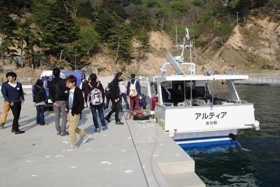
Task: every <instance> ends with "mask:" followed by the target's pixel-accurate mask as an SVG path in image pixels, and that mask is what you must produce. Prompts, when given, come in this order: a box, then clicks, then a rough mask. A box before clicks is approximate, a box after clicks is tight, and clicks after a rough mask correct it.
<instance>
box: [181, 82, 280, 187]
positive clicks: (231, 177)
mask: <svg viewBox="0 0 280 187" xmlns="http://www.w3.org/2000/svg"><path fill="white" fill-rule="evenodd" d="M219 90H220V89H219ZM237 91H238V93H239V96H240V98H241V99H245V100H247V101H248V102H253V103H254V104H255V110H256V111H255V114H256V119H257V120H259V122H260V124H261V130H260V131H254V130H249V129H248V130H242V131H239V134H238V144H239V145H236V146H234V147H213V148H208V149H204V150H185V151H186V152H188V153H189V154H190V155H191V156H192V158H193V159H194V160H195V162H196V164H195V167H196V173H197V175H198V176H199V177H200V178H201V179H202V180H203V182H204V183H205V184H206V186H215V187H216V186H246V187H247V186H248V187H251V186H259V187H274V186H275V187H279V186H280V86H279V85H278V86H268V85H266V86H259V85H238V86H237ZM217 94H218V93H217Z"/></svg>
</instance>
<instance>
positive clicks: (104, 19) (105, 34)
mask: <svg viewBox="0 0 280 187" xmlns="http://www.w3.org/2000/svg"><path fill="white" fill-rule="evenodd" d="M118 22H119V21H118V16H117V15H116V14H115V13H113V14H110V13H109V12H107V11H102V12H100V14H99V16H98V21H97V22H96V25H95V30H96V32H97V33H98V34H99V35H100V37H101V38H102V39H103V40H108V38H109V37H110V36H111V33H112V32H111V30H112V29H114V28H115V27H116V25H117V24H118Z"/></svg>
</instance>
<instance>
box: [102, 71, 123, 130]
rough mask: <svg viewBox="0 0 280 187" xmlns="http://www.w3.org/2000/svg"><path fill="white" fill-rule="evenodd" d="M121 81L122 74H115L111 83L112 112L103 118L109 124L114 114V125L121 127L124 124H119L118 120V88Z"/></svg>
mask: <svg viewBox="0 0 280 187" xmlns="http://www.w3.org/2000/svg"><path fill="white" fill-rule="evenodd" d="M121 80H122V72H118V73H116V76H115V78H114V79H113V80H112V82H111V88H110V90H111V101H112V104H113V107H112V110H111V111H110V112H109V113H108V115H107V116H106V117H105V119H106V120H107V121H108V123H109V122H110V117H111V115H112V114H113V113H114V112H115V120H116V123H115V124H116V125H123V124H124V123H123V122H121V120H120V118H119V112H120V104H119V100H120V88H119V81H121Z"/></svg>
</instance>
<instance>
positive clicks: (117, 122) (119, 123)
mask: <svg viewBox="0 0 280 187" xmlns="http://www.w3.org/2000/svg"><path fill="white" fill-rule="evenodd" d="M123 124H124V123H123V122H121V121H116V125H123Z"/></svg>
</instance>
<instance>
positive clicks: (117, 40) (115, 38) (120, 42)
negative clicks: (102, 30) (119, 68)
mask: <svg viewBox="0 0 280 187" xmlns="http://www.w3.org/2000/svg"><path fill="white" fill-rule="evenodd" d="M131 33H132V32H131V29H130V27H129V25H128V24H126V23H123V24H120V25H119V26H117V27H115V28H113V29H112V35H111V36H110V38H109V46H110V48H111V49H113V50H114V51H115V53H116V57H115V61H114V64H117V62H118V60H119V59H120V58H123V59H124V60H126V61H127V62H130V61H131V51H132V44H131V39H132V34H131Z"/></svg>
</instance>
